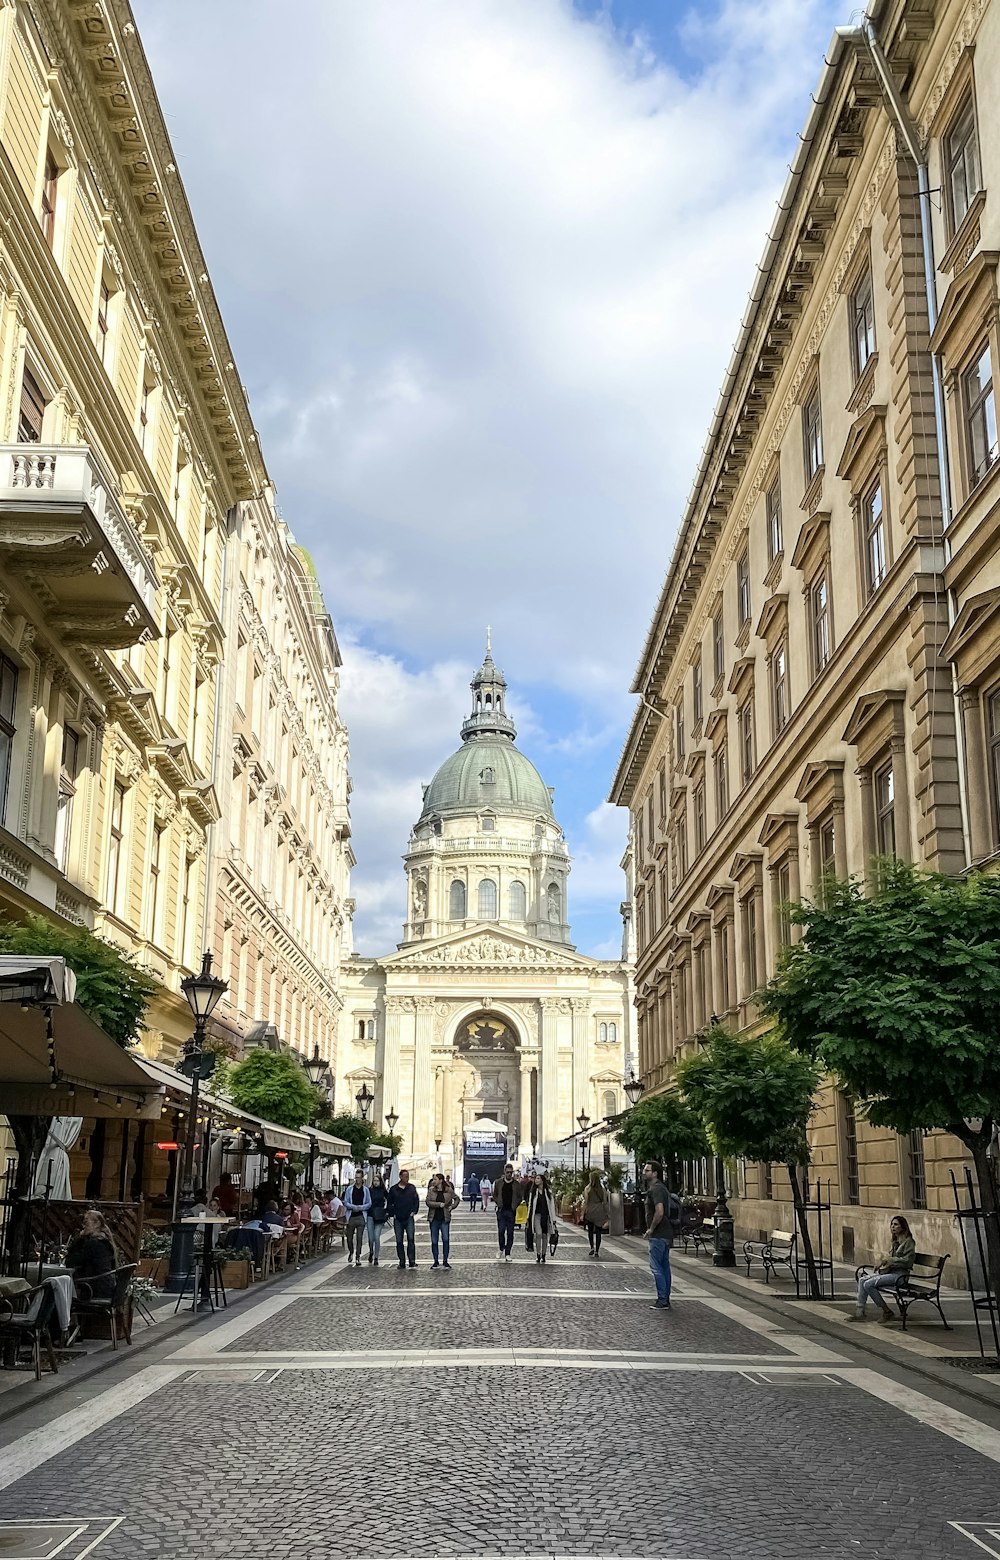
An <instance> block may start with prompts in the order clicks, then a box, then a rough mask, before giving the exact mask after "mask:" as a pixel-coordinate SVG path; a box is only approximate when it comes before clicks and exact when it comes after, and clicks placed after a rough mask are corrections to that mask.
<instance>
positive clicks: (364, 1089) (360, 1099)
mask: <svg viewBox="0 0 1000 1560" xmlns="http://www.w3.org/2000/svg"><path fill="white" fill-rule="evenodd" d="M354 1098H355V1101H356V1102H357V1107H358V1113H359V1115H360V1116H361V1120H362V1121H367V1120H368V1112H369V1111H370V1110H371V1108H372V1105H373V1104H374V1102H375V1096H374V1094H373V1093H372V1091H371V1089H369V1087H368V1084H367V1083H366V1082H363V1083H362V1085H361V1087H360V1089H359V1090H358V1092H357V1094H356V1095H355V1096H354Z"/></svg>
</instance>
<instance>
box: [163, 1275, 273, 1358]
mask: <svg viewBox="0 0 1000 1560" xmlns="http://www.w3.org/2000/svg"><path fill="white" fill-rule="evenodd" d="M301 1298H302V1296H301V1292H300V1293H299V1294H296V1292H295V1290H294V1289H289V1290H287V1291H286V1293H285V1294H283V1295H268V1296H266V1298H265V1299H263V1300H258V1301H257V1302H256V1303H255V1304H253V1305H251V1306H250V1307H249V1308H248V1309H247V1310H246V1311H243V1312H241V1313H240V1315H239V1316H234V1317H233V1319H232V1321H231V1322H224V1323H223V1324H222V1326H221V1327H213V1328H211V1329H210V1330H209V1331H207V1332H206V1333H204V1334H203V1335H202V1336H201V1337H200V1339H199V1341H198V1342H197V1343H187V1344H185V1345H184V1347H183V1348H181V1349H175V1350H174V1352H173V1353H172V1354H170V1355H168V1356H167V1358H168V1359H171V1360H186V1359H187V1358H188V1357H189V1355H191V1354H192V1353H194V1354H196V1355H203V1354H204V1353H205V1348H206V1345H208V1346H210V1347H211V1349H212V1352H213V1353H217V1352H218V1351H219V1350H221V1349H226V1348H228V1347H229V1345H230V1344H231V1343H237V1342H238V1341H239V1339H240V1338H242V1337H243V1334H244V1333H247V1332H250V1331H251V1329H252V1328H254V1327H259V1326H260V1324H261V1322H269V1321H270V1320H271V1318H272V1316H277V1315H278V1313H279V1312H280V1311H284V1310H285V1309H286V1307H287V1306H290V1305H292V1304H293V1303H294V1302H295V1301H296V1300H299V1299H301Z"/></svg>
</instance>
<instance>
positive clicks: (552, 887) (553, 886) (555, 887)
mask: <svg viewBox="0 0 1000 1560" xmlns="http://www.w3.org/2000/svg"><path fill="white" fill-rule="evenodd" d="M546 897H547V900H548V915H549V920H550V921H552V922H556V923H557V922H559V921H561V920H562V914H561V904H560V895H559V884H558V883H550V884H549V887H548V892H547V895H546Z"/></svg>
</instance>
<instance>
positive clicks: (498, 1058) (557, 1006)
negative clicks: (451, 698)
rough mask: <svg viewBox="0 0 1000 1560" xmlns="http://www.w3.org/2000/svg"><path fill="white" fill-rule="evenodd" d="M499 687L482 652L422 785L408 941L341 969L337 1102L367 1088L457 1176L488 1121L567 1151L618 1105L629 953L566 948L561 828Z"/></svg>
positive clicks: (349, 1101) (407, 1144)
mask: <svg viewBox="0 0 1000 1560" xmlns="http://www.w3.org/2000/svg"><path fill="white" fill-rule="evenodd" d="M506 694H507V685H506V681H505V679H504V677H503V674H502V672H500V671H499V669H498V668H497V666H496V664H495V663H494V661H493V657H492V654H491V653H490V650H489V648H487V653H486V659H485V661H484V662H483V665H482V666H481V667H480V669H479V671H478V672H477V673H476V676H475V677H474V679H473V681H472V708H471V710H470V713H469V715H468V717H467V719H466V720H465V722H464V724H463V725H462V731H461V735H462V743H461V746H460V747H459V748H458V749H457V751H456V752H455V753H453V754H451V756H450V757H449V758H447V759H446V760H445V761H444V763H443V764H442V765H441V767H440V769H439V770H438V772H437V774H436V775H435V776H434V779H433V780H432V781H431V783H430V784H429V785H428V786H425V788H424V796H423V808H422V810H421V813H420V817H419V818H418V820H417V822H416V824H415V826H414V828H413V831H412V833H411V836H410V840H409V844H408V846H407V851H406V855H405V858H404V865H405V871H406V876H407V894H408V899H407V920H406V925H405V927H404V929H403V941H402V942H401V943H400V944H399V947H398V950H397V951H396V952H394V953H391V954H388V955H387V956H385V957H382V958H377V959H371V958H362V957H354V958H352V959H351V960H350V961H348V963H347V964H346V965H345V972H344V973H345V980H344V1010H343V1015H342V1021H341V1029H340V1040H339V1044H338V1067H337V1091H338V1102H339V1106H340V1108H342V1109H352V1108H353V1101H354V1096H355V1095H356V1093H357V1091H358V1090H359V1089H360V1088H361V1086H362V1084H364V1085H366V1086H367V1087H368V1088H369V1089H370V1090H371V1091H372V1092H373V1093H374V1095H375V1104H374V1108H373V1119H375V1120H377V1121H378V1122H379V1124H380V1125H381V1123H382V1121H383V1119H384V1117H385V1116H386V1114H387V1113H389V1112H390V1111H394V1112H395V1114H396V1115H397V1116H398V1118H399V1124H398V1127H397V1131H398V1132H400V1133H401V1134H402V1137H403V1150H404V1157H405V1158H409V1159H410V1160H411V1162H413V1163H415V1164H417V1165H420V1164H426V1163H427V1161H428V1160H434V1159H436V1156H437V1154H438V1147H437V1145H438V1144H439V1143H440V1145H441V1146H440V1154H441V1157H442V1160H443V1162H444V1164H445V1166H446V1168H448V1169H451V1168H453V1167H454V1168H455V1169H457V1170H461V1166H462V1157H463V1135H464V1133H465V1132H466V1131H467V1130H469V1129H472V1128H473V1124H474V1123H475V1122H476V1121H477V1120H478V1119H480V1118H482V1117H485V1118H488V1119H489V1120H490V1121H495V1122H499V1124H500V1125H501V1126H502V1127H504V1128H505V1129H506V1132H507V1149H508V1152H509V1153H511V1154H515V1153H516V1154H518V1155H519V1156H524V1157H529V1158H530V1157H531V1156H532V1155H535V1156H537V1157H539V1158H544V1159H549V1160H551V1161H558V1160H565V1159H566V1158H567V1156H568V1157H569V1159H570V1160H572V1158H573V1149H572V1147H571V1146H569V1147H567V1146H565V1145H564V1144H562V1140H564V1139H566V1138H568V1137H570V1136H571V1134H573V1133H575V1132H576V1131H577V1130H578V1128H577V1117H578V1116H579V1115H580V1114H581V1112H584V1113H585V1114H586V1115H587V1116H588V1117H589V1118H590V1121H591V1122H592V1123H595V1124H596V1123H597V1122H598V1121H601V1120H604V1119H606V1118H607V1117H609V1116H612V1115H614V1114H615V1113H616V1112H618V1111H619V1110H621V1109H623V1099H622V1080H623V1065H624V1058H625V1054H626V1051H627V1049H628V1048H629V1045H630V1028H629V1026H630V1021H631V1002H630V992H631V985H630V968H629V964H628V962H627V959H626V958H625V957H623V958H622V959H621V960H604V959H591V958H587V957H585V956H584V955H583V954H580V953H577V952H576V950H575V949H574V947H573V945H572V943H571V942H570V926H569V904H568V878H569V872H570V865H571V863H570V857H569V853H568V850H567V848H566V840H565V836H564V835H563V832H562V829H561V828H560V826H559V824H558V822H557V820H556V817H555V813H554V811H553V796H552V792H551V791H550V790H549V788H548V787H547V786H546V785H545V782H544V781H543V780H542V777H541V775H540V774H539V773H538V770H537V769H536V768H535V766H534V765H533V764H532V763H531V761H530V760H529V759H528V758H527V757H526V756H525V755H524V754H523V753H522V752H521V751H520V750H519V749H518V748H517V747H516V746H515V741H514V739H515V736H516V732H515V729H514V723H513V721H512V720H511V718H510V716H509V715H508V713H507V709H506ZM602 1148H603V1140H601V1139H598V1140H596V1142H595V1149H596V1151H597V1153H598V1154H599V1153H600V1152H601V1151H602ZM615 1152H616V1153H618V1152H619V1151H618V1150H617V1149H616V1150H615Z"/></svg>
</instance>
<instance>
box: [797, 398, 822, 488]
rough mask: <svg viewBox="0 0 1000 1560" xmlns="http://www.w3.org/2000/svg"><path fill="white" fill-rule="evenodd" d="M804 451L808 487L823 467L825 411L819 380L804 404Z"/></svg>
mask: <svg viewBox="0 0 1000 1560" xmlns="http://www.w3.org/2000/svg"><path fill="white" fill-rule="evenodd" d="M802 450H803V461H804V466H805V476H806V486H807V487H808V486H809V484H810V482H812V480H813V478H814V477H815V476H816V475H817V473H818V472H819V471H820V470H821V468H822V465H823V410H822V404H821V402H820V396H819V380H818V378H817V379H816V380H814V382H813V384H812V386H811V387H810V389H809V391H808V392H807V394H806V398H805V400H804V401H803V403H802Z"/></svg>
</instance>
